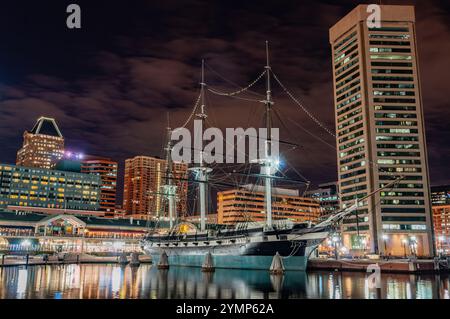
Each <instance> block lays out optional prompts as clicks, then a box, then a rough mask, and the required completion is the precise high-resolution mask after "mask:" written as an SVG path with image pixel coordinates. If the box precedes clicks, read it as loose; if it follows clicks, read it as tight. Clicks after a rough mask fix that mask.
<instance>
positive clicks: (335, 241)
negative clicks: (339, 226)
mask: <svg viewBox="0 0 450 319" xmlns="http://www.w3.org/2000/svg"><path fill="white" fill-rule="evenodd" d="M338 241H339V238H338V237H337V236H333V243H334V258H335V259H336V260H338V251H337V243H338Z"/></svg>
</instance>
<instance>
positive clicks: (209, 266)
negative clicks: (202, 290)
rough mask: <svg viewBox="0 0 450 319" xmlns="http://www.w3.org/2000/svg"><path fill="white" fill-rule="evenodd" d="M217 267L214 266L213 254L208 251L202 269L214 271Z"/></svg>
mask: <svg viewBox="0 0 450 319" xmlns="http://www.w3.org/2000/svg"><path fill="white" fill-rule="evenodd" d="M215 270H216V268H215V267H214V261H213V257H212V254H211V253H210V252H209V251H208V252H207V253H206V255H205V261H204V262H203V264H202V271H204V272H213V271H215Z"/></svg>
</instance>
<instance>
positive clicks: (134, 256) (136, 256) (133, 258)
mask: <svg viewBox="0 0 450 319" xmlns="http://www.w3.org/2000/svg"><path fill="white" fill-rule="evenodd" d="M140 264H141V262H140V261H139V254H138V253H137V252H132V253H131V262H130V266H133V267H135V266H136V267H137V266H139V265H140Z"/></svg>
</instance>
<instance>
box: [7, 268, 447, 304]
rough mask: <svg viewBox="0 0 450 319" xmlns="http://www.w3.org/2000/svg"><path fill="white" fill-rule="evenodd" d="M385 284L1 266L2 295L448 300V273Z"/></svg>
mask: <svg viewBox="0 0 450 319" xmlns="http://www.w3.org/2000/svg"><path fill="white" fill-rule="evenodd" d="M381 276H382V277H381V288H379V289H375V288H369V285H368V279H367V275H366V274H365V273H357V272H332V271H313V272H299V271H292V272H286V273H285V274H284V275H270V273H269V272H268V271H255V270H253V271H242V270H227V269H217V270H216V271H215V272H214V273H204V272H201V271H200V269H198V268H188V267H171V268H170V269H168V270H167V269H166V270H158V269H157V267H155V266H153V265H150V264H143V265H141V266H140V267H130V266H120V265H115V264H107V265H105V264H102V265H100V264H84V265H77V264H72V265H60V266H55V265H53V266H29V267H28V268H26V267H24V266H15V267H4V268H0V298H2V299H6V298H8V299H19V298H31V299H38V298H52V299H54V298H56V299H80V298H84V299H113V298H114V299H116V298H138V299H166V298H183V299H184V298H187V299H192V298H212V299H215V298H221V299H228V298H237V299H239V298H302V299H307V298H323V299H379V298H382V299H441V298H443V299H449V287H450V275H449V274H445V275H407V274H382V275H381Z"/></svg>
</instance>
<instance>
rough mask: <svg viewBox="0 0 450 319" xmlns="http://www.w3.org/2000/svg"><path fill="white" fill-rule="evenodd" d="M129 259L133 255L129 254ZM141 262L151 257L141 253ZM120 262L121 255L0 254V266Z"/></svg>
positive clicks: (148, 261) (147, 260)
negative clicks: (45, 256)
mask: <svg viewBox="0 0 450 319" xmlns="http://www.w3.org/2000/svg"><path fill="white" fill-rule="evenodd" d="M127 259H128V261H130V260H131V257H130V256H128V258H127ZM139 261H140V262H141V263H151V257H149V256H145V255H140V256H139ZM118 262H119V256H95V255H89V254H73V253H67V254H60V255H58V256H57V255H52V256H48V259H47V260H45V259H44V257H43V256H42V255H39V256H32V255H29V256H28V260H27V256H26V255H4V256H0V267H9V266H26V265H28V266H34V265H64V264H77V263H80V264H116V263H118Z"/></svg>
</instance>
